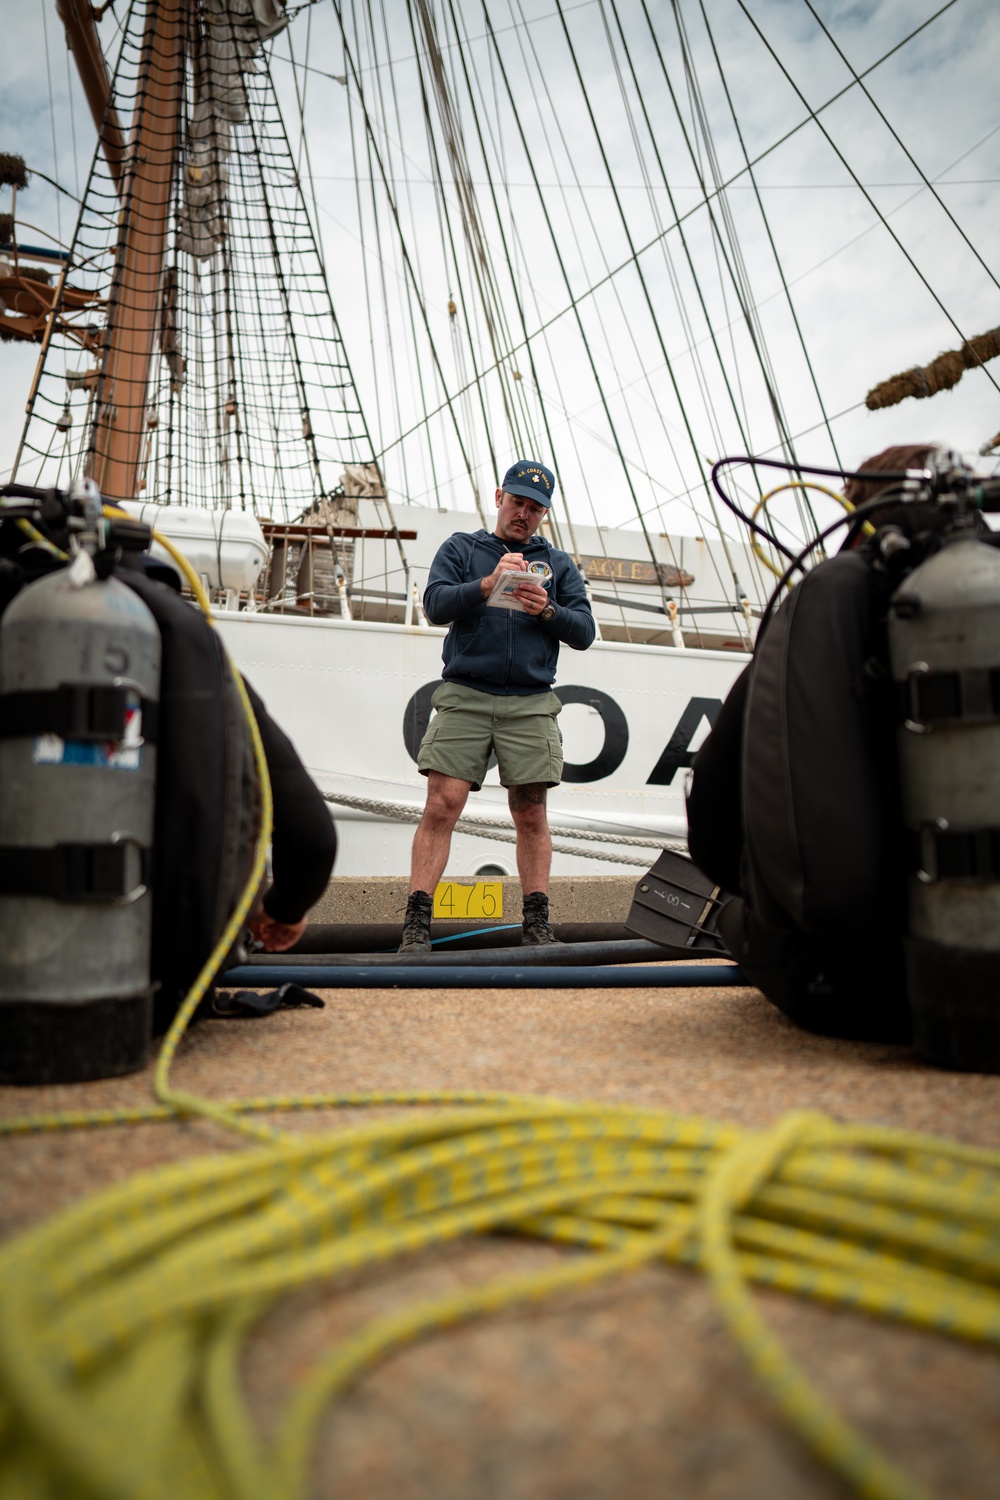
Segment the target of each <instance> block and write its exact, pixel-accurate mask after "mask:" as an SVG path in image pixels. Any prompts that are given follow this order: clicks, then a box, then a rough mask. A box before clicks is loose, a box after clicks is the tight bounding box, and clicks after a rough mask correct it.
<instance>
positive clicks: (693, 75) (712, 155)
mask: <svg viewBox="0 0 1000 1500" xmlns="http://www.w3.org/2000/svg"><path fill="white" fill-rule="evenodd" d="M672 10H673V16H674V21H675V24H676V27H677V34H678V38H679V40H680V45H681V58H682V63H683V68H684V79H685V85H686V88H687V94H688V100H689V104H690V107H691V113H692V117H693V129H694V130H695V132H696V135H697V136H698V137H699V138H700V140H701V141H703V142H704V148H705V155H706V157H707V159H708V165H709V169H710V171H711V175H712V179H713V181H714V182H716V183H718V182H719V179H720V177H721V175H722V173H721V169H720V166H719V159H718V153H717V152H716V149H715V142H714V139H713V136H712V130H711V126H710V124H709V120H708V112H707V110H706V108H705V103H704V99H703V97H702V93H701V87H700V84H699V80H698V76H697V72H696V70H695V66H694V60H693V56H692V52H691V46H690V42H689V40H688V36H687V31H686V28H685V25H684V20H683V17H682V16H681V14H680V11H679V8H678V5H677V3H676V0H673V5H672ZM646 15H647V21H648V10H647V12H646ZM650 24H651V23H650ZM658 55H659V56H660V60H661V66H662V65H663V64H662V53H658ZM699 160H700V158H699ZM696 170H697V171H699V172H700V171H701V168H700V166H699V165H698V164H696ZM702 175H704V174H702ZM719 209H720V214H721V218H722V222H723V224H724V226H725V231H726V236H727V238H728V241H729V252H728V255H727V256H726V265H727V269H728V270H729V273H730V276H731V277H732V279H733V288H734V291H735V292H736V296H737V299H738V301H739V304H740V307H741V310H742V311H743V314H744V317H745V318H746V321H747V331H748V333H749V335H750V339H751V342H752V343H753V346H754V352H755V354H756V356H757V360H758V363H759V365H760V370H761V374H762V376H763V379H764V387H765V390H766V393H767V398H768V401H769V402H770V406H771V412H772V415H773V417H774V422H775V426H776V427H777V429H778V433H779V435H780V436H781V438H782V441H783V442H784V443H785V444H786V445H787V444H788V422H787V420H786V417H785V413H784V408H783V406H782V402H781V398H780V396H779V393H778V388H777V380H776V377H775V373H774V367H773V364H772V362H771V357H770V353H769V351H768V347H767V340H766V338H765V336H764V329H763V324H762V322H761V319H760V317H759V315H758V314H757V311H756V308H755V306H754V294H753V287H752V285H751V282H750V274H749V271H748V269H747V264H746V259H745V257H744V255H743V249H742V245H741V242H740V238H739V235H738V233H737V230H736V221H735V219H734V218H733V213H732V208H731V206H730V203H729V199H728V197H727V196H726V194H725V193H723V194H721V195H720V197H719ZM710 218H711V220H712V223H713V228H714V227H715V220H714V215H712V214H710ZM716 232H717V231H716ZM720 243H721V242H720ZM727 311H728V308H727ZM786 456H787V457H788V458H794V454H792V453H791V451H790V449H789V450H788V451H787V454H786Z"/></svg>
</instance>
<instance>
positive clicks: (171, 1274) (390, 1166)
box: [0, 538, 1000, 1500]
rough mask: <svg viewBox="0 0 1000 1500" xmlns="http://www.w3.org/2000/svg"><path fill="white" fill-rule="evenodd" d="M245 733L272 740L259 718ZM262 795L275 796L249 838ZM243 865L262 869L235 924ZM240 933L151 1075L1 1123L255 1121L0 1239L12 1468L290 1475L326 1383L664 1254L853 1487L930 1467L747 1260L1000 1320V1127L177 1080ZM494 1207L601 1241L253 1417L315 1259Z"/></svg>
mask: <svg viewBox="0 0 1000 1500" xmlns="http://www.w3.org/2000/svg"><path fill="white" fill-rule="evenodd" d="M158 540H160V541H161V543H162V544H163V545H164V546H166V547H167V550H168V551H171V553H172V555H175V556H176V554H175V553H174V551H173V549H172V548H171V547H170V546H169V544H168V543H167V542H166V541H165V539H163V538H158ZM177 560H178V563H179V564H180V565H181V566H182V567H184V570H185V573H186V575H187V576H188V577H189V581H191V578H192V575H190V573H189V570H188V569H187V567H186V564H185V563H184V561H183V560H182V559H181V558H180V557H179V556H178V557H177ZM197 584H198V580H197V579H194V580H193V583H192V588H193V589H194V591H195V593H196V595H197V594H198V593H199V592H200V585H199V586H198V587H197V588H196V587H195V585H197ZM206 603H207V601H206ZM250 717H251V718H252V715H251V716H250ZM255 752H256V753H258V755H259V756H260V759H261V760H262V758H263V756H262V751H261V750H260V747H259V736H257V737H255ZM263 769H264V771H265V777H264V778H262V779H263V780H264V784H265V785H266V767H265V768H263ZM269 824H270V810H269V803H268V804H267V805H266V806H265V815H264V818H263V822H262V830H261V835H260V839H259V841H258V853H260V851H261V849H263V848H264V847H266V838H265V831H266V830H269ZM259 874H260V871H259V869H258V870H257V871H256V880H259ZM255 889H256V881H255V880H254V877H252V882H251V884H248V887H247V892H245V893H244V900H243V901H241V903H240V906H241V908H242V910H241V911H238V912H237V913H234V917H233V922H232V923H230V928H231V929H232V928H233V927H234V926H238V925H239V922H241V921H242V919H243V917H244V916H245V915H246V909H247V907H248V904H249V900H250V899H252V892H253V890H255ZM248 893H249V894H248ZM231 940H232V939H231V936H230V932H229V931H227V933H225V934H223V937H222V938H221V939H220V942H219V945H218V946H217V949H216V952H215V953H214V954H213V955H212V959H210V960H209V962H208V964H206V966H205V969H204V970H203V971H202V974H201V975H200V976H199V979H198V981H197V983H196V985H195V987H194V989H193V990H192V991H191V994H190V995H189V996H188V997H187V999H186V1001H185V1003H184V1005H183V1007H182V1008H181V1011H180V1012H179V1013H178V1017H177V1020H176V1021H175V1023H174V1026H173V1027H172V1028H171V1031H170V1034H169V1036H168V1038H167V1040H166V1042H165V1044H164V1048H163V1051H162V1052H161V1055H160V1059H159V1062H158V1064H157V1069H156V1092H157V1097H158V1099H159V1100H160V1101H161V1102H160V1104H159V1105H154V1106H151V1107H150V1108H148V1109H126V1110H103V1111H91V1112H83V1111H81V1112H76V1113H74V1114H66V1115H61V1116H60V1115H36V1116H29V1117H25V1118H23V1119H21V1120H12V1121H9V1122H7V1123H6V1124H4V1125H0V1130H2V1131H4V1132H5V1133H12V1132H16V1131H27V1130H42V1129H55V1128H60V1127H67V1126H84V1125H86V1126H91V1127H96V1126H99V1125H107V1124H115V1123H127V1122H130V1121H135V1120H140V1119H142V1120H154V1119H169V1118H173V1117H176V1116H177V1115H179V1114H191V1113H197V1114H199V1115H203V1116H205V1117H207V1118H209V1119H211V1120H213V1121H215V1122H216V1123H217V1124H219V1125H223V1126H225V1127H227V1128H235V1129H238V1130H241V1131H244V1132H248V1131H249V1132H252V1133H254V1134H257V1135H259V1136H263V1137H264V1138H265V1139H264V1140H263V1141H262V1142H260V1143H258V1144H255V1145H254V1146H252V1147H250V1148H248V1149H245V1150H242V1151H239V1152H236V1153H229V1154H227V1155H224V1156H213V1157H200V1158H197V1159H195V1160H192V1161H188V1162H184V1163H180V1164H177V1165H170V1166H165V1167H160V1168H157V1169H155V1170H153V1171H149V1172H144V1173H141V1174H140V1175H138V1176H136V1177H134V1178H132V1179H131V1180H130V1181H127V1182H124V1183H121V1184H116V1185H115V1186H113V1187H110V1188H107V1189H105V1190H104V1191H102V1192H100V1193H98V1194H97V1195H95V1196H93V1197H91V1198H89V1199H87V1200H85V1201H83V1202H81V1203H78V1204H75V1205H73V1206H72V1207H70V1208H69V1209H67V1210H65V1211H64V1212H62V1213H61V1214H59V1215H57V1216H56V1217H55V1218H53V1219H51V1220H49V1221H48V1222H46V1223H43V1224H41V1225H40V1226H38V1227H37V1228H35V1229H32V1230H30V1231H29V1232H27V1233H26V1234H23V1235H22V1236H21V1237H20V1238H18V1239H16V1240H14V1241H13V1242H11V1243H10V1244H8V1245H6V1246H5V1247H3V1248H2V1249H0V1494H3V1495H4V1496H5V1497H6V1496H8V1495H10V1496H11V1497H15V1496H16V1497H17V1500H54V1497H56V1496H58V1497H59V1500H77V1497H79V1500H84V1497H87V1500H94V1497H97V1500H177V1497H179V1496H183V1497H184V1500H298V1497H300V1496H302V1495H303V1493H304V1492H305V1488H306V1475H307V1466H308V1460H309V1454H310V1451H311V1446H312V1442H313V1438H314V1434H315V1429H316V1425H317V1423H318V1421H319V1420H320V1418H321V1416H322V1414H323V1412H324V1411H325V1410H326V1408H327V1406H328V1404H329V1402H330V1401H331V1400H333V1399H334V1398H335V1397H336V1396H338V1395H339V1394H340V1393H342V1392H343V1391H345V1390H346V1389H347V1388H348V1387H349V1386H350V1385H352V1384H353V1383H354V1382H355V1381H357V1380H358V1379H359V1378H360V1376H361V1375H362V1374H363V1373H364V1372H365V1370H367V1369H368V1368H370V1367H371V1366H372V1365H373V1364H374V1363H376V1362H377V1361H378V1360H379V1359H381V1358H383V1357H384V1356H385V1355H386V1353H388V1352H389V1351H390V1350H393V1349H396V1348H399V1347H401V1346H403V1345H405V1344H407V1343H410V1342H412V1341H413V1340H414V1339H416V1338H419V1337H421V1336H423V1335H425V1334H427V1333H430V1332H432V1331H434V1330H437V1329H442V1328H446V1327H449V1326H453V1325H454V1324H456V1323H459V1322H462V1321H466V1320H468V1319H470V1318H473V1317H478V1316H483V1315H486V1314H489V1313H492V1312H495V1311H497V1310H499V1309H500V1308H504V1307H511V1306H518V1305H526V1304H528V1303H531V1302H535V1301H538V1300H540V1299H541V1298H544V1297H547V1296H551V1295H554V1294H557V1293H559V1292H562V1291H567V1290H571V1289H573V1288H576V1287H580V1286H582V1285H586V1284H590V1283H593V1282H595V1281H597V1280H599V1279H602V1278H605V1277H609V1276H613V1275H621V1274H623V1273H625V1272H628V1271H630V1270H633V1269H635V1268H636V1267H638V1266H641V1265H644V1264H647V1263H649V1262H653V1261H668V1262H674V1263H678V1264H683V1265H688V1266H691V1267H700V1268H701V1269H702V1270H704V1271H705V1272H706V1274H707V1275H708V1277H709V1278H710V1281H711V1284H712V1287H713V1290H714V1292H715V1295H716V1297H717V1300H718V1302H719V1305H720V1307H721V1309H722V1312H723V1314H724V1316H725V1318H726V1321H727V1323H728V1325H729V1327H730V1328H731V1330H732V1331H733V1333H734V1335H735V1337H736V1338H737V1339H738V1340H739V1342H740V1343H741V1345H742V1346H743V1348H744V1349H745V1351H746V1353H747V1355H748V1357H749V1359H750V1362H751V1364H752V1365H753V1367H754V1369H755V1371H756V1372H757V1374H758V1376H759V1377H760V1379H761V1380H762V1381H763V1382H764V1384H765V1386H766V1387H767V1388H768V1390H769V1391H770V1394H771V1396H772V1398H773V1399H774V1401H775V1402H776V1404H777V1406H778V1407H779V1409H780V1410H781V1411H782V1412H783V1414H784V1416H785V1417H786V1419H787V1420H788V1422H789V1423H790V1424H791V1425H792V1427H793V1428H794V1429H795V1430H796V1432H798V1434H799V1435H800V1436H801V1437H802V1439H803V1440H804V1441H805V1442H806V1443H807V1444H808V1445H809V1447H810V1448H811V1449H812V1451H813V1452H814V1453H815V1454H817V1456H818V1457H820V1458H821V1459H822V1460H823V1461H824V1462H825V1463H827V1464H828V1465H829V1466H830V1467H831V1468H833V1469H834V1470H835V1471H836V1472H837V1473H838V1474H840V1475H841V1476H842V1478H843V1479H844V1480H846V1481H847V1482H848V1483H849V1485H850V1486H851V1487H852V1488H853V1489H854V1490H855V1491H856V1492H857V1493H858V1494H861V1495H865V1496H870V1497H873V1500H917V1497H920V1496H922V1495H923V1491H922V1489H921V1487H920V1486H919V1485H918V1484H916V1483H915V1482H913V1481H911V1480H910V1479H908V1478H907V1477H906V1476H905V1475H904V1474H903V1473H901V1472H900V1471H899V1470H898V1469H897V1468H896V1467H895V1466H894V1465H892V1464H891V1463H890V1462H889V1461H888V1460H886V1459H885V1458H884V1457H883V1456H881V1455H880V1454H879V1453H878V1452H876V1451H875V1450H874V1448H873V1447H872V1446H871V1445H870V1444H869V1443H868V1442H867V1440H866V1439H865V1438H864V1437H863V1436H861V1435H860V1434H858V1433H856V1432H855V1431H853V1430H852V1429H851V1428H850V1427H849V1426H848V1425H847V1424H846V1423H844V1422H843V1421H842V1419H841V1418H840V1417H839V1416H838V1415H837V1413H836V1412H835V1411H834V1410H833V1409H832V1408H831V1407H830V1405H829V1403H828V1402H827V1401H826V1400H825V1398H824V1397H823V1396H822V1395H821V1394H820V1393H819V1392H818V1391H817V1390H816V1389H815V1388H814V1387H813V1386H812V1385H811V1383H810V1382H809V1381H808V1380H807V1379H806V1377H805V1376H804V1375H803V1374H802V1372H801V1371H800V1370H799V1369H798V1368H797V1367H796V1365H795V1364H794V1362H793V1361H792V1360H791V1358H790V1356H789V1355H788V1354H787V1353H786V1352H785V1350H784V1349H783V1348H782V1347H781V1345H780V1343H779V1342H778V1341H777V1340H776V1338H775V1337H774V1335H773V1334H772V1333H771V1332H770V1330H769V1329H768V1327H767V1325H766V1323H765V1322H764V1320H763V1318H762V1317H761V1315H760V1314H759V1312H758V1311H757V1309H756V1308H755V1306H754V1304H753V1302H752V1299H751V1297H750V1294H749V1289H748V1283H750V1282H756V1283H760V1284H762V1285H766V1286H770V1287H774V1288H777V1289H779V1290H782V1291H785V1292H789V1293H796V1294H798V1295H800V1296H806V1297H811V1298H814V1299H817V1300H820V1301H823V1302H827V1303H830V1304H834V1305H840V1306H842V1307H846V1308H850V1309H854V1310H856V1311H859V1312H862V1313H867V1314H870V1315H874V1316H879V1317H885V1318H892V1319H895V1320H898V1321H906V1322H910V1323H913V1324H916V1325H917V1326H919V1327H923V1328H927V1329H935V1330H938V1331H940V1332H942V1333H946V1334H951V1335H954V1336H958V1337H961V1338H964V1339H969V1340H973V1341H976V1342H979V1343H989V1344H993V1345H997V1344H1000V1152H995V1151H989V1150H985V1149H981V1148H977V1147H971V1146H963V1145H959V1144H956V1143H950V1142H947V1141H944V1140H939V1139H936V1138H933V1137H929V1136H920V1135H915V1134H911V1133H908V1132H905V1131H898V1130H891V1129H886V1128H881V1127H876V1126H863V1125H840V1124H837V1123H835V1122H834V1121H832V1120H829V1119H827V1118H825V1117H823V1116H821V1115H814V1114H795V1115H790V1116H787V1117H785V1119H783V1120H780V1121H779V1122H778V1123H777V1124H776V1125H775V1126H774V1127H773V1128H772V1129H770V1130H766V1131H749V1130H740V1129H737V1128H735V1127H733V1126H726V1125H720V1124H716V1123H713V1122H711V1121H706V1120H702V1119H698V1118H694V1117H685V1116H681V1115H676V1114H672V1113H669V1112H666V1111H659V1110H639V1109H633V1108H630V1107H626V1106H613V1105H607V1104H600V1105H588V1104H577V1103H569V1102H563V1101H559V1100H555V1099H545V1098H531V1097H521V1096H516V1095H504V1094H492V1095H490V1094H479V1093H474V1092H467V1093H448V1092H442V1093H435V1092H431V1091H411V1092H406V1093H395V1094H392V1093H382V1094H373V1093H369V1094H340V1095H335V1094H331V1095H312V1096H306V1097H298V1098H289V1097H278V1098H262V1099H252V1100H234V1101H227V1102H225V1103H220V1104H212V1103H209V1102H208V1101H204V1100H200V1099H198V1098H197V1097H196V1096H194V1095H190V1094H187V1093H184V1092H182V1091H180V1090H176V1089H174V1088H173V1087H172V1086H171V1084H170V1082H169V1069H170V1064H171V1061H172V1059H173V1056H174V1054H175V1052H176V1048H177V1044H178V1042H179V1040H180V1038H181V1036H182V1035H183V1032H184V1029H185V1027H186V1025H187V1023H188V1020H189V1019H190V1016H191V1014H192V1013H193V1010H194V1008H195V1006H196V1004H197V1001H198V999H199V998H200V995H201V993H203V991H204V988H205V987H206V986H207V984H208V983H209V982H210V979H211V975H212V973H213V972H214V969H213V967H212V966H213V962H216V963H217V962H218V961H221V957H222V956H223V954H224V952H225V951H226V946H227V944H228V943H229V942H231ZM199 987H200V988H199ZM363 1104H372V1105H395V1106H401V1105H419V1106H424V1108H423V1109H422V1110H421V1111H420V1112H419V1113H417V1114H408V1115H404V1116H402V1117H396V1118H392V1119H388V1120H384V1119H383V1120H378V1121H375V1122H373V1123H370V1124H367V1125H362V1126H359V1127H355V1128H352V1129H350V1130H340V1131H331V1132H325V1133H323V1134H320V1135H312V1134H310V1135H301V1134H298V1133H294V1132H279V1131H277V1130H273V1129H270V1128H267V1127H260V1126H254V1125H252V1124H251V1123H250V1122H249V1121H248V1120H246V1119H243V1118H241V1117H242V1116H243V1115H247V1114H254V1113H260V1112H264V1111H268V1112H270V1111H277V1110H294V1109H308V1108H316V1107H319V1106H322V1105H333V1106H337V1105H363ZM497 1230H503V1231H504V1232H506V1233H508V1234H511V1235H516V1236H519V1237H520V1238H521V1239H523V1240H532V1241H544V1242H547V1243H550V1244H555V1245H568V1246H573V1247H576V1248H577V1249H578V1250H581V1251H583V1252H585V1253H582V1254H577V1255H574V1256H573V1257H571V1258H567V1259H566V1261H565V1262H564V1263H562V1264H560V1265H558V1266H557V1267H556V1268H555V1269H552V1270H547V1271H545V1272H542V1273H537V1272H532V1273H530V1274H527V1275H525V1274H513V1275H511V1276H509V1277H505V1278H502V1279H500V1280H497V1281H492V1282H488V1283H485V1284H484V1285H481V1286H478V1287H472V1288H467V1289H463V1290H461V1291H459V1292H455V1293H452V1294H449V1295H448V1296H445V1297H439V1298H434V1299H430V1300H427V1301H423V1302H420V1303H417V1304H416V1305H414V1306H411V1307H409V1308H406V1309H404V1310H402V1311H400V1312H395V1313H391V1314H388V1315H386V1316H384V1317H380V1318H376V1319H374V1320H372V1321H371V1322H370V1323H369V1324H368V1325H367V1326H366V1327H364V1328H362V1329H361V1330H360V1331H358V1332H356V1333H355V1334H353V1335H352V1336H351V1337H350V1338H348V1339H346V1340H344V1341H343V1342H342V1343H340V1344H339V1345H337V1346H335V1347H334V1348H333V1349H332V1350H331V1351H330V1352H329V1353H328V1354H327V1355H326V1357H325V1358H323V1359H322V1360H321V1361H320V1362H319V1363H318V1365H317V1366H316V1368H315V1369H314V1370H313V1371H312V1372H311V1373H310V1375H309V1376H308V1377H307V1378H306V1379H305V1380H304V1381H303V1382H302V1383H301V1384H300V1385H299V1386H298V1387H297V1389H296V1391H295V1393H294V1394H293V1395H292V1397H291V1399H290V1400H289V1402H288V1405H287V1408H286V1410H285V1412H284V1413H283V1417H282V1421H281V1423H280V1425H279V1427H278V1428H277V1430H276V1433H275V1436H274V1438H273V1440H272V1441H271V1443H270V1444H269V1445H265V1444H264V1443H263V1442H262V1440H261V1439H260V1437H259V1436H258V1435H257V1433H256V1431H255V1428H254V1425H253V1422H252V1420H251V1418H250V1415H249V1413H248V1411H247V1409H246V1405H245V1402H244V1400H243V1396H242V1392H241V1388H240V1378H239V1369H240V1356H241V1350H242V1346H243V1342H244V1340H245V1339H246V1337H247V1335H248V1334H249V1333H250V1331H251V1330H252V1328H253V1326H254V1324H255V1323H256V1322H257V1320H258V1319H259V1318H260V1317H261V1316H262V1315H263V1313H264V1312H265V1311H266V1310H267V1309H268V1308H269V1307H271V1306H273V1305H274V1304H275V1302H277V1301H278V1300H279V1299H280V1298H282V1297H283V1296H285V1295H286V1294H287V1293H289V1292H292V1291H294V1290H296V1289H298V1288H300V1287H303V1286H305V1285H308V1284H310V1283H314V1282H317V1281H328V1280H330V1279H332V1278H335V1277H337V1276H339V1275H341V1274H342V1273H345V1272H349V1271H357V1270H358V1269H359V1268H361V1267H365V1266H375V1265H378V1264H381V1263H384V1262H385V1261H387V1260H390V1259H399V1258H401V1257H402V1256H404V1255H406V1254H412V1253H415V1252H417V1251H419V1250H422V1249H425V1248H426V1247H428V1246H432V1245H437V1244H444V1243H446V1242H448V1241H452V1240H455V1239H457V1238H459V1237H461V1236H467V1235H474V1234H484V1233H493V1232H496V1231H497Z"/></svg>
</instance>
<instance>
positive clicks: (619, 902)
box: [309, 850, 655, 927]
mask: <svg viewBox="0 0 1000 1500" xmlns="http://www.w3.org/2000/svg"><path fill="white" fill-rule="evenodd" d="M650 853H651V854H655V851H653V850H651V851H650ZM649 862H650V864H652V863H653V860H652V858H651V859H650V861H649ZM641 873H642V872H641V871H640V870H638V869H636V871H635V873H634V874H632V873H630V874H628V875H621V876H619V875H611V876H605V875H560V876H557V877H556V878H555V879H554V880H553V881H552V884H551V889H550V891H549V916H550V918H551V919H552V921H553V922H624V921H625V918H626V917H627V916H628V912H629V907H630V906H631V905H632V892H633V891H634V890H635V885H636V881H637V880H638V879H639V876H640V874H641ZM456 883H459V882H456ZM460 883H461V884H462V885H472V884H473V882H472V881H471V880H463V881H461V882H460ZM496 883H497V884H498V885H501V886H502V887H503V914H502V920H503V921H505V922H520V920H521V882H520V881H519V880H506V879H505V880H500V881H497V882H496ZM406 894H407V882H406V878H405V876H402V875H376V876H372V877H364V876H360V875H345V876H342V877H338V876H336V875H335V876H334V877H333V879H332V880H331V881H330V884H329V885H328V886H327V888H326V891H325V892H324V894H323V896H322V897H321V898H320V900H319V901H317V903H316V905H315V906H314V907H313V909H312V911H311V912H310V913H309V917H310V920H311V921H313V922H398V923H399V925H400V926H401V927H402V925H403V913H404V912H405V911H406ZM496 920H497V921H499V920H501V918H499V917H498V918H497V919H496Z"/></svg>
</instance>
